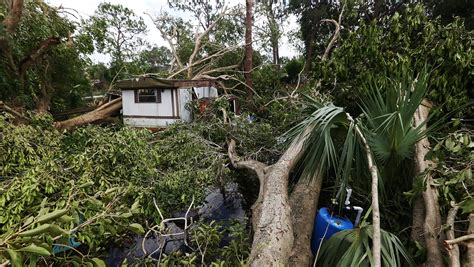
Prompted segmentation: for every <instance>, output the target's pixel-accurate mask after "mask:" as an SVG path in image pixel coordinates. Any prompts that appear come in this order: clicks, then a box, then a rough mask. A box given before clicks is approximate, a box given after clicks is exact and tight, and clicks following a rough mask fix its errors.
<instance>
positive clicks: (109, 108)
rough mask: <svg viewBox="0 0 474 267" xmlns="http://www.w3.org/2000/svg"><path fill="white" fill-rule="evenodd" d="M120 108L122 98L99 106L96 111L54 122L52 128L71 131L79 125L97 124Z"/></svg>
mask: <svg viewBox="0 0 474 267" xmlns="http://www.w3.org/2000/svg"><path fill="white" fill-rule="evenodd" d="M121 108H122V97H119V98H117V99H114V100H112V101H110V102H108V103H105V104H103V105H102V106H99V107H98V108H97V109H95V110H93V111H91V112H88V113H86V114H83V115H80V116H77V117H74V118H72V119H69V120H65V121H59V122H55V123H54V126H55V127H56V128H59V129H71V128H74V127H78V126H80V125H84V124H88V123H92V122H97V121H101V120H105V119H107V118H109V117H110V116H111V115H112V114H114V113H117V112H119V111H120V109H121Z"/></svg>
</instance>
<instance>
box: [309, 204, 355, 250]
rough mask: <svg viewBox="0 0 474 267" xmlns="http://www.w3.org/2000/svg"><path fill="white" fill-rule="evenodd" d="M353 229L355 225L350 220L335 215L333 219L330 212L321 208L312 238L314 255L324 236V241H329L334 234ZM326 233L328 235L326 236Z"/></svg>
mask: <svg viewBox="0 0 474 267" xmlns="http://www.w3.org/2000/svg"><path fill="white" fill-rule="evenodd" d="M328 224H329V225H328ZM326 228H327V232H326ZM353 228H354V224H353V223H352V222H351V221H350V220H349V219H348V218H346V217H341V216H336V215H333V216H332V218H331V213H330V212H329V210H328V209H327V208H321V209H320V210H319V212H318V214H316V219H315V222H314V228H313V236H312V238H311V250H312V251H313V254H316V251H317V250H318V247H319V243H320V242H321V240H322V239H323V236H324V239H326V240H328V239H329V238H330V237H331V236H332V235H333V234H335V233H337V232H339V231H342V230H347V229H353ZM324 233H326V235H324Z"/></svg>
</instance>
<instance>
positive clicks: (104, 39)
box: [85, 3, 146, 77]
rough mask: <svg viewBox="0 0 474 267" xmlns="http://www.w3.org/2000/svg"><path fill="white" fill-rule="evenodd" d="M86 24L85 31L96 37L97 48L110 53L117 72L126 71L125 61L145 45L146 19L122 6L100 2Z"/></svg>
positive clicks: (114, 71)
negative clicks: (124, 68)
mask: <svg viewBox="0 0 474 267" xmlns="http://www.w3.org/2000/svg"><path fill="white" fill-rule="evenodd" d="M85 24H86V25H85V31H86V32H87V33H88V34H89V35H91V37H92V38H93V40H94V43H95V46H96V47H97V50H98V51H99V52H101V53H106V54H109V55H110V56H111V58H112V62H111V67H112V69H113V73H114V74H116V73H120V72H121V71H123V70H122V67H123V66H124V65H123V64H124V63H125V62H127V61H128V60H130V59H132V58H133V57H134V56H135V54H136V53H137V51H138V48H139V47H141V46H143V44H144V40H143V38H142V37H143V34H145V33H146V25H145V22H144V20H143V18H141V17H139V16H136V14H135V13H134V12H133V11H132V10H131V9H129V8H127V7H124V6H122V5H114V4H111V3H101V4H99V6H98V8H97V10H96V12H95V13H94V15H93V16H92V17H91V18H90V19H89V20H88V21H87V22H85ZM121 77H123V75H122V76H121Z"/></svg>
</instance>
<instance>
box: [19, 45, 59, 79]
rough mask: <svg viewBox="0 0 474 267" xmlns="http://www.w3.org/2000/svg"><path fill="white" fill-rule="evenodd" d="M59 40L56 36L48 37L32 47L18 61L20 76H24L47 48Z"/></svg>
mask: <svg viewBox="0 0 474 267" xmlns="http://www.w3.org/2000/svg"><path fill="white" fill-rule="evenodd" d="M60 42H61V41H60V40H59V38H58V37H49V38H48V39H46V40H43V41H42V42H41V43H40V44H39V45H38V46H37V47H36V48H34V49H33V50H32V51H31V52H30V54H29V55H28V56H26V57H25V58H24V59H23V60H21V61H20V68H19V69H20V77H24V75H25V73H26V71H27V70H28V69H29V68H30V67H31V65H33V64H34V63H35V62H36V61H37V60H38V59H39V58H40V57H41V56H42V55H43V54H45V53H46V52H47V51H48V49H49V48H50V47H51V46H53V45H57V44H59V43H60Z"/></svg>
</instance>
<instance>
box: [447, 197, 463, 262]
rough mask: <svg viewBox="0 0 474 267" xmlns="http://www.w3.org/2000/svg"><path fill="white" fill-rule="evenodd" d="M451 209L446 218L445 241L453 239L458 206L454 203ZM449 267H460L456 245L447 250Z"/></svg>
mask: <svg viewBox="0 0 474 267" xmlns="http://www.w3.org/2000/svg"><path fill="white" fill-rule="evenodd" d="M451 206H452V207H451V209H450V210H449V212H448V216H447V218H446V226H447V227H448V229H447V231H446V238H447V239H455V235H454V221H455V219H456V214H457V212H458V209H459V207H458V205H456V204H455V203H454V202H452V204H451ZM448 253H449V266H450V267H460V266H461V262H460V261H459V246H458V245H457V244H453V245H452V246H451V247H450V248H449V249H448Z"/></svg>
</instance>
